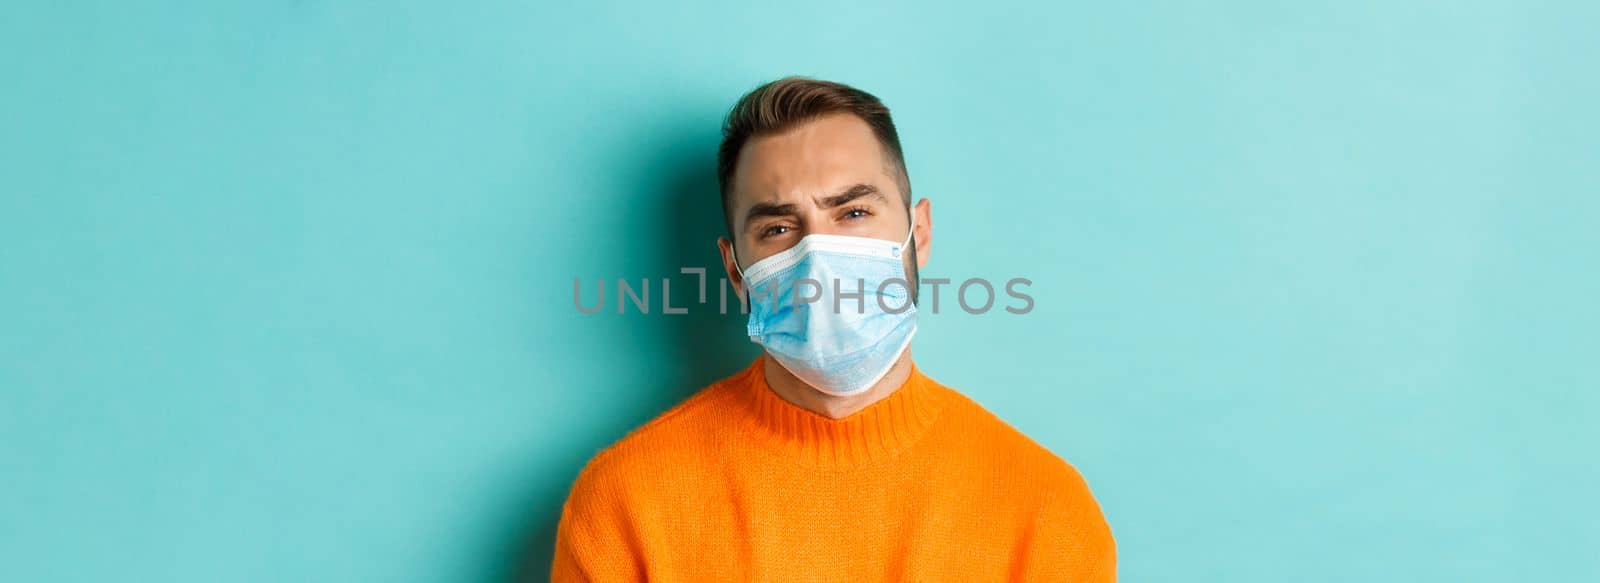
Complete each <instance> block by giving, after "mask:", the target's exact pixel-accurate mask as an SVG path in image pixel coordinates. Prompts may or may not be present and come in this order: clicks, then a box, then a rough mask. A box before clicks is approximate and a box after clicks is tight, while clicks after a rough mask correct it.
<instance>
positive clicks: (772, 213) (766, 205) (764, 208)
mask: <svg viewBox="0 0 1600 583" xmlns="http://www.w3.org/2000/svg"><path fill="white" fill-rule="evenodd" d="M799 211H800V207H797V206H795V205H794V204H793V203H790V204H772V203H770V202H758V203H755V204H753V205H750V210H747V211H745V212H744V226H745V229H749V228H750V221H752V220H755V219H756V218H758V217H789V216H794V215H797V214H800V212H799Z"/></svg>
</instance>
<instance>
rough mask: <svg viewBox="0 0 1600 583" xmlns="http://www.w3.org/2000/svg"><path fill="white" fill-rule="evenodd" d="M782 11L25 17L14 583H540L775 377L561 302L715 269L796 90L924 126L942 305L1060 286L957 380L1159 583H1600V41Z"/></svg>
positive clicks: (920, 152)
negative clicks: (603, 490)
mask: <svg viewBox="0 0 1600 583" xmlns="http://www.w3.org/2000/svg"><path fill="white" fill-rule="evenodd" d="M755 4H756V3H745V2H727V3H722V4H715V5H712V4H707V5H699V6H695V7H692V8H690V7H682V6H652V5H643V4H640V5H622V4H617V5H608V4H606V3H599V2H595V3H583V4H581V5H577V4H574V5H571V6H556V5H555V3H516V2H475V1H474V2H453V3H437V4H432V3H423V2H410V1H399V2H347V3H330V2H281V3H268V2H257V3H253V4H245V3H224V2H157V3H130V2H98V3H96V2H52V3H46V2H32V3H25V4H21V5H12V6H10V7H9V9H8V10H6V11H5V13H6V14H5V16H4V17H3V18H0V55H3V57H0V83H3V84H4V89H3V90H0V580H5V581H19V582H20V581H99V580H108V579H114V580H138V581H508V580H517V579H522V578H526V579H530V580H536V579H539V578H541V577H543V576H544V574H545V569H546V568H547V563H548V560H549V547H550V545H551V539H552V536H553V530H554V524H555V521H556V518H557V515H558V513H559V508H560V503H561V501H562V499H563V497H564V496H565V493H566V488H567V486H568V484H569V483H570V481H571V480H572V478H573V477H574V476H575V475H576V473H577V471H578V469H579V468H580V467H581V465H582V464H583V462H584V461H585V460H586V459H587V458H588V457H589V456H590V455H592V454H593V453H594V452H595V451H597V450H598V449H599V448H601V447H604V446H605V445H606V444H608V443H610V442H611V441H613V440H615V439H617V438H619V437H620V436H622V435H623V434H624V433H625V432H626V431H627V430H628V429H629V428H631V427H633V426H636V425H638V424H639V423H641V422H643V421H645V420H647V419H649V418H650V417H652V416H653V415H655V414H656V413H658V412H660V411H662V410H663V409H665V408H667V407H668V406H670V405H671V404H672V403H674V402H676V401H678V400H680V399H682V398H683V397H685V396H686V395H688V394H690V393H691V392H692V391H693V390H695V389H696V388H698V387H699V386H701V385H703V384H705V383H707V382H709V381H711V380H713V379H715V378H718V377H720V376H722V375H725V374H727V373H730V372H732V371H734V370H735V369H737V368H738V367H740V366H742V365H743V364H744V363H745V362H746V359H748V358H750V357H751V356H752V355H753V354H754V352H753V351H752V350H751V347H750V345H749V344H748V342H746V341H745V340H744V339H743V338H742V337H741V336H740V322H739V320H738V318H737V317H718V316H717V315H716V314H715V313H714V311H711V313H707V310H704V309H696V310H694V311H692V312H691V313H690V314H689V315H686V316H662V315H660V314H659V313H653V314H651V315H648V316H646V315H639V314H637V313H630V314H627V315H617V314H616V313H615V312H614V310H611V311H608V312H607V313H602V314H596V315H592V316H586V315H583V314H580V313H579V312H578V310H577V309H576V308H575V307H574V304H573V298H572V286H573V280H574V278H584V281H585V282H587V283H586V286H587V287H586V288H585V289H587V290H591V293H592V290H593V287H592V285H593V281H594V280H595V279H596V278H606V279H609V280H612V281H613V282H614V280H615V278H617V277H628V278H632V279H635V280H637V279H639V278H644V277H649V278H653V279H656V280H658V281H659V279H660V278H661V277H669V276H674V274H675V273H676V270H677V269H678V267H680V266H686V265H687V266H696V265H699V266H711V267H712V268H713V269H715V266H716V265H717V263H716V254H715V248H714V246H713V240H714V237H716V236H717V235H719V234H720V228H721V227H720V225H721V216H720V210H719V208H718V206H717V203H716V196H717V195H716V191H715V181H714V177H713V174H712V167H711V165H712V160H713V156H714V149H715V146H716V144H717V141H718V137H719V136H718V122H719V120H720V117H721V115H722V114H723V113H724V112H725V111H726V109H727V107H728V106H730V105H731V104H732V102H733V100H734V99H735V98H737V97H738V96H739V95H740V94H741V93H742V92H743V91H745V90H748V89H750V88H752V87H753V86H755V85H756V84H758V83H759V82H762V81H765V80H769V79H772V78H776V77H779V76H782V75H785V74H791V73H797V74H808V75H814V76H819V77H824V78H828V79H835V80H840V81H844V82H847V83H852V84H857V85H859V86H861V87H863V88H865V89H867V90H869V91H872V92H874V93H876V94H878V95H879V96H881V97H882V98H883V99H884V100H885V101H887V102H888V103H889V105H890V106H891V107H893V109H894V113H895V115H896V118H897V121H898V122H899V125H900V130H901V133H902V136H903V140H904V142H905V147H906V152H907V157H908V163H909V167H910V172H911V176H912V181H913V184H914V189H915V192H916V194H917V195H919V196H925V197H928V198H930V199H931V200H932V202H933V209H934V216H935V228H936V237H937V242H936V244H935V247H934V253H933V261H932V264H931V265H930V266H929V267H928V268H927V269H926V270H925V272H924V275H925V276H942V277H951V278H955V279H957V280H960V279H965V278H968V277H989V278H995V279H999V280H1004V279H1008V278H1011V277H1028V278H1030V279H1032V280H1033V281H1034V285H1033V287H1032V288H1030V291H1031V293H1032V294H1033V296H1034V297H1035V299H1036V300H1037V304H1036V309H1035V310H1034V311H1033V312H1032V313H1031V314H1028V315H1026V316H1013V315H1010V314H1006V313H1004V312H1001V311H998V309H997V310H996V311H995V312H993V313H990V314H986V315H983V316H969V315H967V314H965V313H962V312H960V311H959V310H953V309H948V308H947V309H945V310H944V311H943V313H941V314H940V315H938V316H930V317H925V318H924V320H923V330H922V333H921V334H920V335H919V338H918V341H917V344H916V354H917V357H918V361H919V362H920V363H921V364H922V366H923V367H924V368H925V369H926V370H927V371H929V372H930V374H932V375H933V376H934V377H935V378H936V379H939V380H941V381H943V382H945V383H947V384H950V385H952V386H954V387H956V388H958V389H960V390H962V391H964V392H965V393H967V394H968V395H971V396H972V397H974V398H975V399H977V400H978V401H979V402H981V403H983V404H984V405H985V406H987V407H989V408H990V409H992V410H993V411H995V412H996V413H998V414H999V415H1000V416H1001V417H1002V418H1004V419H1006V420H1008V421H1009V422H1011V423H1012V424H1014V425H1015V426H1017V427H1018V428H1020V429H1021V430H1023V431H1024V432H1026V433H1028V434H1029V435H1031V436H1033V437H1034V438H1035V439H1037V440H1038V441H1040V442H1041V443H1043V444H1045V445H1047V446H1048V447H1050V448H1051V449H1053V450H1054V451H1056V452H1058V453H1059V454H1061V455H1062V456H1063V457H1065V458H1067V459H1068V460H1069V461H1071V462H1073V463H1074V464H1075V465H1076V466H1077V467H1078V468H1079V469H1080V470H1081V471H1082V472H1083V473H1084V475H1085V476H1086V477H1087V478H1088V480H1089V482H1090V484H1091V486H1092V487H1093V489H1094V491H1095V493H1096V494H1097V496H1098V498H1099V500H1100V502H1101V503H1102V505H1103V506H1104V509H1105V512H1106V514H1107V516H1108V518H1109V519H1110V521H1111V524H1112V526H1113V528H1114V530H1115V533H1116V536H1117V540H1118V544H1119V552H1120V556H1121V573H1122V575H1123V579H1124V580H1127V581H1173V580H1184V581H1252V582H1254V581H1261V582H1267V581H1273V582H1276V581H1288V580H1296V581H1353V580H1379V581H1419V580H1431V581H1506V580H1517V581H1581V580H1587V581H1594V580H1600V503H1597V502H1596V501H1595V493H1596V492H1597V491H1600V469H1597V465H1600V464H1597V461H1596V454H1595V446H1596V445H1597V444H1600V429H1597V428H1596V424H1597V420H1600V332H1597V328H1600V309H1597V308H1596V303H1595V298H1596V297H1600V275H1597V270H1596V263H1597V259H1600V257H1597V255H1600V253H1597V250H1600V137H1597V136H1600V113H1597V110H1596V104H1597V103H1600V75H1597V74H1596V71H1597V69H1596V61H1597V58H1600V41H1597V38H1600V35H1597V34H1596V30H1597V29H1600V9H1597V8H1596V6H1597V5H1596V4H1594V3H1589V2H1569V3H1544V2H1509V1H1507V2H1492V3H1486V2H1465V3H1462V2H1448V3H1447V2H1438V3H1428V2H1316V3H1276V2H1251V3H1228V4H1226V5H1222V4H1217V3H1207V2H1170V3H1140V4H1137V5H1135V4H1133V3H1111V2H1096V3H1074V4H1059V3H1047V2H1036V3H1030V4H1023V5H1016V4H1007V3H998V2H981V3H960V4H950V5H948V6H942V7H935V6H930V5H921V6H919V7H913V6H911V5H898V6H895V5H858V4H857V3H848V2H840V3H806V4H790V5H783V6H777V5H774V6H757V5H755ZM693 282H694V279H693V278H692V277H689V276H675V281H674V283H675V287H674V288H673V289H674V303H675V304H676V305H683V303H685V302H684V301H680V300H687V299H689V298H691V297H692V295H691V293H690V292H689V291H687V290H690V289H691V288H692V285H693ZM657 285H659V283H658V284H657ZM680 286H681V287H680ZM655 291H656V292H657V293H659V288H658V287H657V288H656V289H655ZM680 293H681V295H679V294H680ZM612 299H613V300H614V297H613V298H612ZM652 302H653V303H659V295H657V296H655V299H652ZM817 503H827V501H826V500H818V501H817Z"/></svg>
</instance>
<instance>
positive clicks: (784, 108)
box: [717, 77, 911, 239]
mask: <svg viewBox="0 0 1600 583" xmlns="http://www.w3.org/2000/svg"><path fill="white" fill-rule="evenodd" d="M830 113H848V114H851V115H854V116H856V117H858V118H861V121H864V122H866V123H867V126H868V127H871V128H872V133H873V134H874V135H876V136H877V137H878V143H879V144H880V145H881V146H883V153H884V158H885V159H887V160H888V162H889V164H890V165H891V166H893V167H892V168H890V169H889V171H890V174H892V175H893V176H894V177H895V179H896V181H897V182H898V183H899V186H900V197H901V199H903V201H904V202H905V204H906V206H907V208H908V209H909V208H910V205H911V177H910V176H909V175H908V174H907V173H906V160H905V154H904V152H902V151H901V150H900V135H899V133H897V132H895V129H894V120H893V119H892V118H890V117H889V108H888V107H887V106H885V105H884V104H883V102H882V101H880V100H878V98H877V97H874V96H873V95H872V94H871V93H867V92H865V91H862V90H860V89H856V88H854V87H851V86H849V85H845V84H842V83H834V82H832V81H821V80H817V79H808V78H805V77H784V78H782V79H779V80H777V81H772V82H770V83H767V84H765V85H762V86H760V87H757V88H755V89H753V90H751V91H750V92H749V93H746V94H745V95H744V97H740V98H739V102H738V103H735V104H734V105H733V109H732V110H730V111H729V112H728V117H727V118H726V119H725V120H724V121H723V122H722V147H721V148H720V149H718V151H717V184H718V186H719V187H720V188H721V189H722V216H723V220H724V221H726V222H727V226H728V236H729V237H733V238H735V239H737V237H735V236H734V233H733V208H732V206H731V205H732V202H733V201H732V199H731V197H730V195H731V194H732V193H731V192H730V190H731V188H732V186H733V185H732V181H733V170H734V168H736V167H737V166H738V165H739V152H740V150H742V149H743V148H744V144H745V142H747V141H749V140H750V138H753V137H758V136H764V135H770V134H776V133H779V132H782V131H784V130H787V129H789V128H792V127H794V126H797V125H799V124H801V123H804V122H807V121H810V120H813V119H816V118H818V117H821V116H823V115H827V114H830Z"/></svg>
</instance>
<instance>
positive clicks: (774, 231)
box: [761, 225, 789, 239]
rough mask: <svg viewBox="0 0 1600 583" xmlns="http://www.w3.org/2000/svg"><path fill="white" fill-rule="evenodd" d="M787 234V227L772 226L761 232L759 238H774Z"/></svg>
mask: <svg viewBox="0 0 1600 583" xmlns="http://www.w3.org/2000/svg"><path fill="white" fill-rule="evenodd" d="M787 232H789V226H788V225H773V226H771V227H767V228H766V229H763V230H762V231H761V238H763V239H765V238H767V237H776V236H778V235H782V234H784V233H787Z"/></svg>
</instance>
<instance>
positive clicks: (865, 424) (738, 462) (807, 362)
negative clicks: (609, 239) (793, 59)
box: [553, 77, 1116, 581]
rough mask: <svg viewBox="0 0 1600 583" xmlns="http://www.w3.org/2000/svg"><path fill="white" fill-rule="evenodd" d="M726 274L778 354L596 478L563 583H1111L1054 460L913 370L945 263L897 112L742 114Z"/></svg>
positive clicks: (1084, 492)
mask: <svg viewBox="0 0 1600 583" xmlns="http://www.w3.org/2000/svg"><path fill="white" fill-rule="evenodd" d="M718 177H719V179H720V183H721V188H722V206H723V212H724V213H725V215H726V220H727V227H728V237H727V238H723V239H721V240H719V241H718V246H719V247H720V248H721V250H722V257H723V264H724V268H725V269H726V270H727V275H728V278H729V281H730V282H731V283H732V284H733V286H734V287H735V288H736V289H737V290H738V292H739V297H740V298H741V299H742V300H745V301H747V305H748V306H749V308H750V310H749V311H750V323H749V331H750V335H751V339H752V340H754V341H755V342H757V343H759V344H761V345H762V347H763V348H764V350H765V352H764V354H763V355H762V357H761V358H758V359H757V360H756V361H755V362H754V363H752V364H751V365H750V366H749V367H748V368H746V369H745V370H744V371H742V372H739V373H738V374H735V375H733V376H732V377H729V378H727V379H724V380H722V381H720V382H718V383H716V384H714V385H712V386H710V387H706V388H704V389H702V390H701V391H699V392H698V393H696V394H695V395H694V396H692V397H690V398H689V399H688V400H686V401H685V402H683V403H681V404H679V405H678V406H676V407H674V408H672V409H671V410H669V411H667V412H665V413H663V414H661V415H660V416H659V417H657V418H655V419H654V420H652V421H650V422H649V423H646V424H645V425H644V426H642V427H640V428H638V429H636V430H634V431H633V432H632V433H630V434H629V435H628V436H627V437H625V438H623V439H622V440H621V441H619V442H617V443H616V444H614V445H612V446H610V447H609V448H607V449H606V450H605V451H602V452H601V453H599V454H598V455H596V456H595V457H594V458H593V459H592V460H590V461H589V463H588V465H587V466H586V467H585V468H584V469H583V471H582V473H581V474H580V475H579V476H578V479H577V481H576V483H575V484H574V485H573V487H572V491H571V494H570V495H569V497H568V499H567V502H566V505H565V506H564V508H563V509H562V515H561V522H560V525H559V526H558V527H557V535H556V551H555V560H554V565H553V578H554V579H555V580H557V581H643V580H646V579H648V580H650V581H745V580H764V581H1113V580H1115V577H1116V552H1115V545H1114V543H1113V541H1112V538H1111V531H1110V529H1109V527H1108V526H1107V525H1106V522H1105V519H1104V517H1103V516H1102V514H1101V511H1100V508H1099V505H1098V504H1097V503H1096V502H1095V500H1094V498H1093V496H1091V495H1090V493H1089V489H1088V487H1087V485H1086V484H1085V483H1084V480H1083V478H1082V477H1080V476H1079V474H1078V473H1077V472H1076V471H1075V470H1074V469H1073V467H1072V466H1070V465H1068V464H1067V463H1066V462H1065V461H1063V460H1062V459H1061V458H1059V457H1057V456H1056V455H1054V454H1052V453H1051V452H1050V451H1049V450H1046V449H1045V448H1044V447H1042V446H1040V445H1039V444H1037V443H1035V442H1033V441H1032V440H1030V439H1029V438H1027V437H1025V436H1023V435H1022V434H1021V433H1019V432H1018V431H1017V430H1016V429H1014V428H1012V427H1011V426H1009V425H1007V424H1006V423H1005V422H1003V421H1001V420H1000V419H998V418H996V417H995V416H994V415H993V414H991V413H989V412H988V411H986V410H985V409H983V408H982V407H981V406H979V405H978V404H977V403H975V402H973V401H972V400H970V399H968V398H967V397H965V396H963V395H962V394H960V393H958V392H956V391H954V390H952V389H950V388H948V387H945V386H943V385H940V384H939V383H937V382H935V381H934V380H932V379H930V378H928V377H927V376H926V375H924V374H923V372H922V371H921V369H919V368H918V367H917V365H916V364H915V363H914V362H913V361H912V358H911V349H910V340H911V337H912V335H913V334H914V333H915V331H916V318H915V316H916V307H915V301H916V296H917V294H916V285H915V282H916V273H917V269H918V268H920V267H922V266H924V265H926V264H927V262H928V256H929V253H930V250H931V249H932V241H933V219H932V214H931V211H930V207H929V203H928V200H927V199H922V200H920V201H918V202H917V203H916V205H914V206H913V205H911V188H910V179H909V177H908V175H907V173H906V166H905V162H904V158H903V155H902V153H901V148H900V141H899V138H898V136H897V133H896V131H895V128H894V123H893V121H892V120H891V119H890V116H889V110H888V109H887V108H886V107H884V105H883V103H882V102H880V101H879V100H878V99H877V98H875V97H873V96H872V95H870V94H867V93H865V92H862V91H859V90H856V89H853V88H850V87H847V86H844V85H840V84H837V83H830V82H824V81H817V80H811V79H803V78H794V77H791V78H786V79H781V80H778V81H774V82H772V83H768V84H766V85H764V86H761V87H759V88H757V89H755V90H754V91H751V92H750V93H749V94H747V95H745V96H744V97H743V98H741V99H740V100H739V102H738V103H737V104H736V105H734V107H733V110H732V111H731V112H730V113H729V114H728V118H727V121H726V123H725V124H724V128H723V143H722V148H721V151H720V155H719V159H718Z"/></svg>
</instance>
